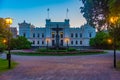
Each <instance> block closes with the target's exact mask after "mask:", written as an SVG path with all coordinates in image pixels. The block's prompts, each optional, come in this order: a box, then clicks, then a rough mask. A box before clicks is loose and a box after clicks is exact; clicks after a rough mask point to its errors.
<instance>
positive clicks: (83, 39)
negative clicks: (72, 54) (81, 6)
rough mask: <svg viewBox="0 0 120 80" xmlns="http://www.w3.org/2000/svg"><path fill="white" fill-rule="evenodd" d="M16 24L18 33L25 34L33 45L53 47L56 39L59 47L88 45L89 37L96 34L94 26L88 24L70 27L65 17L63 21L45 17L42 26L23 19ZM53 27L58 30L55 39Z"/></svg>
mask: <svg viewBox="0 0 120 80" xmlns="http://www.w3.org/2000/svg"><path fill="white" fill-rule="evenodd" d="M18 25H19V35H20V36H25V37H26V38H27V39H28V40H29V41H31V42H32V43H33V44H32V46H33V47H46V46H49V47H53V46H56V45H57V43H56V42H57V40H58V41H59V42H58V45H59V47H62V46H63V47H66V46H69V47H80V46H81V47H82V46H89V40H90V38H93V37H95V35H96V31H95V28H93V27H91V26H90V25H88V24H85V25H84V26H81V27H80V28H72V27H70V24H69V19H65V20H64V22H52V21H51V20H50V19H46V26H45V27H44V28H38V27H34V26H33V25H31V24H29V23H26V22H25V21H24V22H23V23H19V24H18ZM54 29H58V30H59V32H58V37H59V38H58V39H56V38H57V37H56V35H57V32H56V31H55V30H54ZM60 29H61V30H60Z"/></svg>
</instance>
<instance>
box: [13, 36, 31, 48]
mask: <svg viewBox="0 0 120 80" xmlns="http://www.w3.org/2000/svg"><path fill="white" fill-rule="evenodd" d="M11 48H14V49H28V48H31V42H30V41H28V40H27V38H25V37H23V36H19V37H18V38H13V39H11Z"/></svg>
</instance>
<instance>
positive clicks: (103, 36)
mask: <svg viewBox="0 0 120 80" xmlns="http://www.w3.org/2000/svg"><path fill="white" fill-rule="evenodd" d="M108 39H111V41H112V38H111V37H110V35H109V33H108V32H98V33H97V34H96V36H95V38H92V39H90V46H93V47H96V48H102V49H105V48H110V47H111V46H110V45H112V43H110V44H109V43H108Z"/></svg>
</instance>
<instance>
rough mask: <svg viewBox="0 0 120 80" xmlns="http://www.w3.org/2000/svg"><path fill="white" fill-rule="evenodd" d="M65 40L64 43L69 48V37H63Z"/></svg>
mask: <svg viewBox="0 0 120 80" xmlns="http://www.w3.org/2000/svg"><path fill="white" fill-rule="evenodd" d="M65 42H66V44H67V48H69V45H68V43H69V38H65Z"/></svg>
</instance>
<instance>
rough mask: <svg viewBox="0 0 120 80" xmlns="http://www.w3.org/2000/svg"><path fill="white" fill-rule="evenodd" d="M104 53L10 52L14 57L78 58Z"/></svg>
mask: <svg viewBox="0 0 120 80" xmlns="http://www.w3.org/2000/svg"><path fill="white" fill-rule="evenodd" d="M105 53H106V52H78V53H71V52H69V53H64V52H62V53H61V52H51V53H50V52H48V53H44V52H43V53H30V52H29V53H26V52H12V54H14V55H21V56H79V55H97V54H105Z"/></svg>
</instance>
